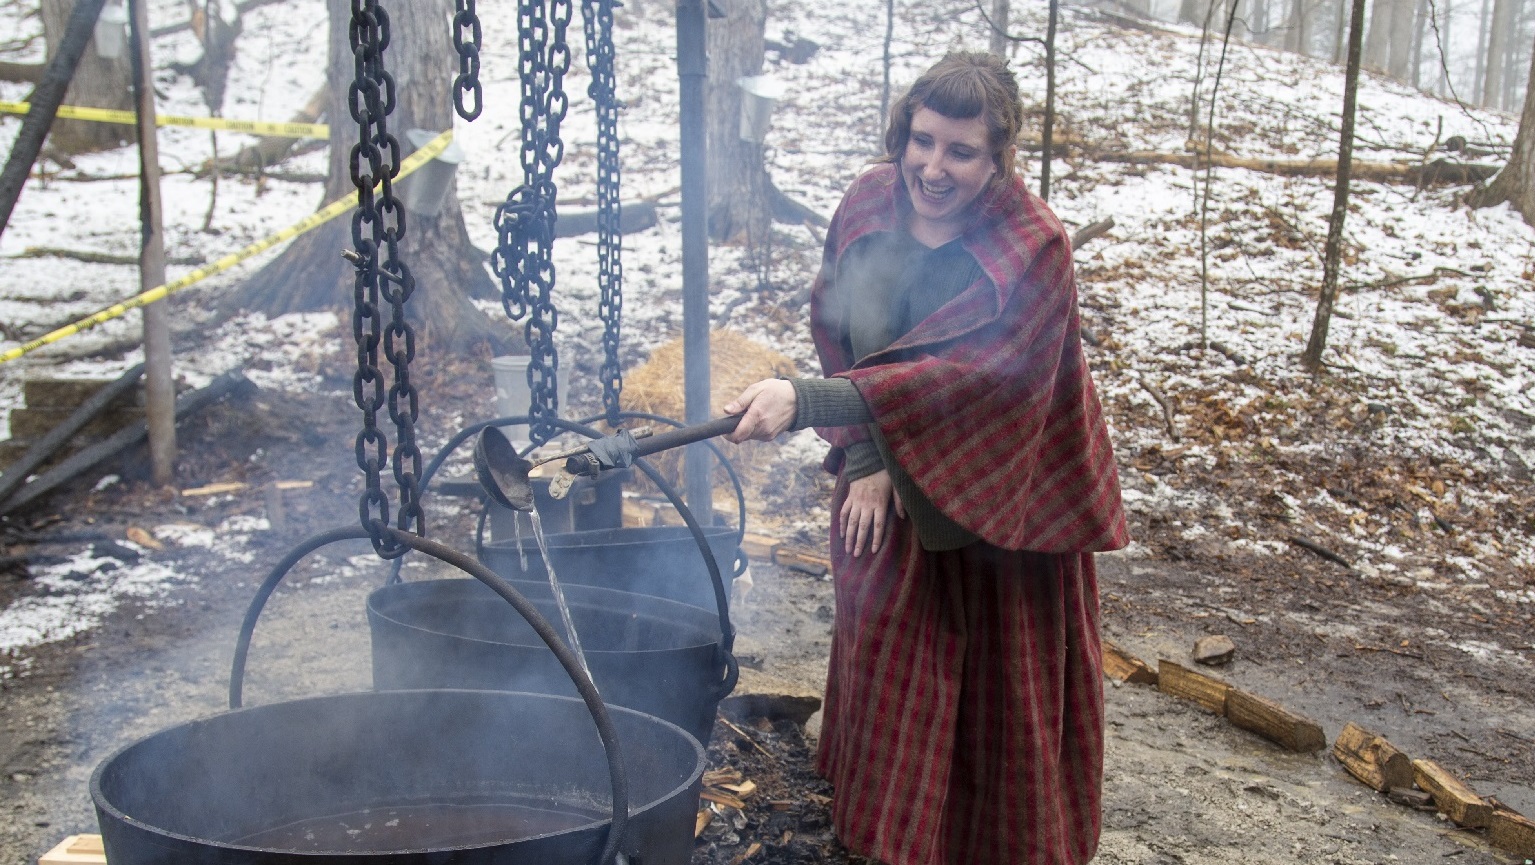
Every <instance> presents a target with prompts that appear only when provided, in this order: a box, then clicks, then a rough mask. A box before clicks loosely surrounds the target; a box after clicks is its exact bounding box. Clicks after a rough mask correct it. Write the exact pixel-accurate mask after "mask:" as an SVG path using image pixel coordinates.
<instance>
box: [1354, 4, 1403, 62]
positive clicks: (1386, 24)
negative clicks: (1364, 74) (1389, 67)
mask: <svg viewBox="0 0 1535 865" xmlns="http://www.w3.org/2000/svg"><path fill="white" fill-rule="evenodd" d="M1394 8H1395V0H1374V2H1372V3H1371V4H1370V25H1369V36H1368V37H1366V38H1365V44H1364V56H1363V58H1362V60H1361V63H1362V64H1363V65H1364V68H1365V69H1368V70H1370V71H1371V72H1385V71H1386V64H1387V63H1389V62H1390V60H1391V14H1392V11H1393V10H1394Z"/></svg>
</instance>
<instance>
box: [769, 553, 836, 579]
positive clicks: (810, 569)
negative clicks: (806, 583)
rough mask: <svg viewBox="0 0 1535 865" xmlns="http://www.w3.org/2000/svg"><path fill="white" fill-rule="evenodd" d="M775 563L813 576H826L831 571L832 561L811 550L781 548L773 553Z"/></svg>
mask: <svg viewBox="0 0 1535 865" xmlns="http://www.w3.org/2000/svg"><path fill="white" fill-rule="evenodd" d="M773 562H774V563H775V564H779V565H783V566H784V567H786V568H790V569H792V570H796V571H803V572H804V573H807V574H810V575H812V576H816V577H820V576H825V575H826V572H827V571H830V570H831V559H830V558H828V557H826V556H823V555H821V554H820V553H813V552H811V551H809V550H800V549H794V548H792V547H779V548H778V549H777V550H775V551H774V553H773Z"/></svg>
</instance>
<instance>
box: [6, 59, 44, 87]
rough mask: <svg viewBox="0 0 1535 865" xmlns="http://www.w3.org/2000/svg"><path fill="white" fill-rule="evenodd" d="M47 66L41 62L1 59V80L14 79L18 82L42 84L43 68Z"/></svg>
mask: <svg viewBox="0 0 1535 865" xmlns="http://www.w3.org/2000/svg"><path fill="white" fill-rule="evenodd" d="M45 68H47V67H45V66H44V65H43V64H41V63H11V62H9V61H0V81H14V82H16V83H17V84H40V83H42V80H43V70H44V69H45Z"/></svg>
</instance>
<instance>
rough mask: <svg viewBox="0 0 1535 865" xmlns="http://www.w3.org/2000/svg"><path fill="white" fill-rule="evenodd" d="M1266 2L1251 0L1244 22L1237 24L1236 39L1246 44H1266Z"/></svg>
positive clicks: (1267, 11)
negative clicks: (1242, 40)
mask: <svg viewBox="0 0 1535 865" xmlns="http://www.w3.org/2000/svg"><path fill="white" fill-rule="evenodd" d="M1268 19H1269V4H1268V0H1253V2H1252V4H1251V6H1249V7H1248V10H1247V15H1246V17H1245V20H1242V21H1238V22H1237V37H1238V38H1239V39H1244V40H1246V41H1248V42H1258V43H1262V44H1266V43H1267V42H1268V35H1269V34H1268V29H1269V28H1268Z"/></svg>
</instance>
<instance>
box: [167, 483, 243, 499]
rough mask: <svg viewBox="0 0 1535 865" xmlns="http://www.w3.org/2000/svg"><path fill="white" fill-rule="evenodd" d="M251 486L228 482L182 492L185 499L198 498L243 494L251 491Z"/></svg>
mask: <svg viewBox="0 0 1535 865" xmlns="http://www.w3.org/2000/svg"><path fill="white" fill-rule="evenodd" d="M250 488H251V485H250V484H247V483H243V482H241V481H227V482H225V483H218V484H208V485H207V486H201V487H192V488H191V489H186V490H182V491H181V495H182V497H183V498H185V497H188V496H190V497H193V498H196V497H198V496H220V495H223V494H224V493H243V492H245V491H246V490H248V489H250Z"/></svg>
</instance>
